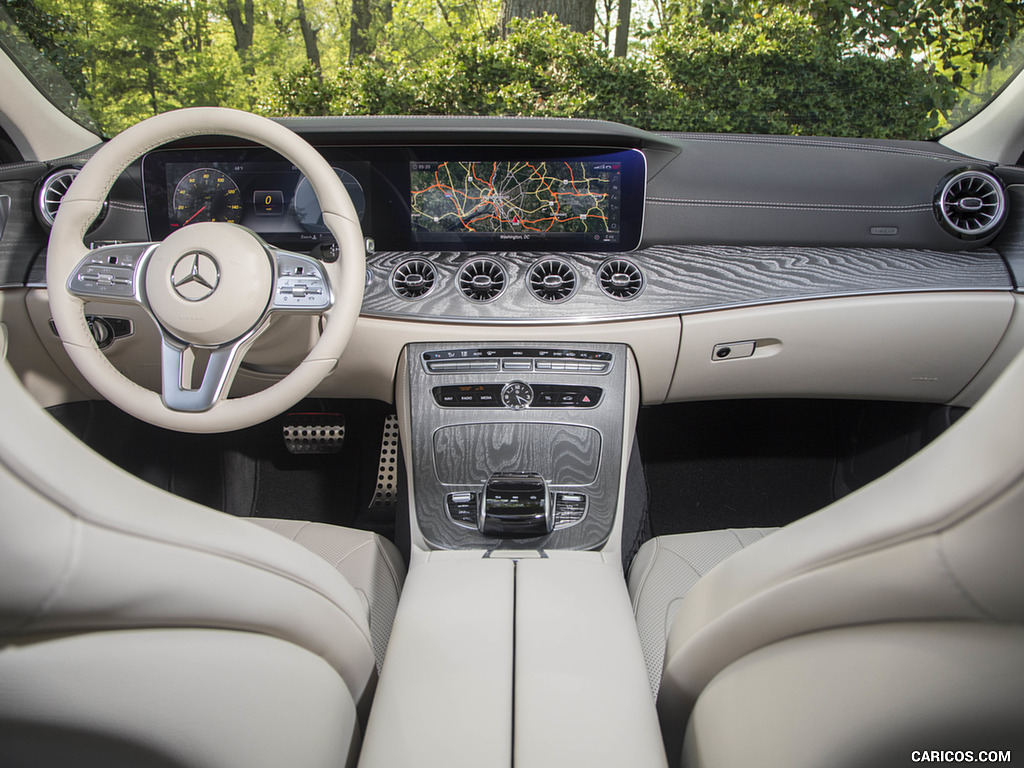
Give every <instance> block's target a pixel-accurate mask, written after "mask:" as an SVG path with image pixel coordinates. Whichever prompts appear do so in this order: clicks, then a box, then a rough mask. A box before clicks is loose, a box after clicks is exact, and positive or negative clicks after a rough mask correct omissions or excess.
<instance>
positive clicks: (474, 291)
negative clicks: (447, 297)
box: [459, 259, 506, 301]
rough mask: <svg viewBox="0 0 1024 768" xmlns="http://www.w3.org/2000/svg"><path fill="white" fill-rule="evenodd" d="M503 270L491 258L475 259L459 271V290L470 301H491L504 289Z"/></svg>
mask: <svg viewBox="0 0 1024 768" xmlns="http://www.w3.org/2000/svg"><path fill="white" fill-rule="evenodd" d="M505 282H506V281H505V270H504V269H502V267H501V265H500V264H499V263H498V262H496V261H492V260H491V259H476V260H475V261H471V262H469V264H467V265H466V266H464V267H463V268H462V269H461V270H460V271H459V290H460V291H462V293H463V295H464V296H465V297H466V298H467V299H469V300H470V301H492V300H493V299H496V298H498V296H500V295H501V292H502V291H504V290H505Z"/></svg>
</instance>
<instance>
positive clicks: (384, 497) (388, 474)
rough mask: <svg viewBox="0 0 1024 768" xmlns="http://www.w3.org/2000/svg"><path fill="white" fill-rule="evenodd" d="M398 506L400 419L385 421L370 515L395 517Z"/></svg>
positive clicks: (393, 416) (391, 418) (391, 417)
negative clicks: (382, 514) (381, 514)
mask: <svg viewBox="0 0 1024 768" xmlns="http://www.w3.org/2000/svg"><path fill="white" fill-rule="evenodd" d="M397 506H398V417H397V416H395V415H394V414H392V415H390V416H388V417H387V418H386V419H385V420H384V433H383V434H382V435H381V438H380V460H379V461H378V464H377V488H376V490H375V491H374V492H373V498H372V499H371V500H370V509H369V511H370V513H371V514H372V513H378V514H380V513H384V514H385V516H392V517H393V516H394V513H395V510H396V508H397Z"/></svg>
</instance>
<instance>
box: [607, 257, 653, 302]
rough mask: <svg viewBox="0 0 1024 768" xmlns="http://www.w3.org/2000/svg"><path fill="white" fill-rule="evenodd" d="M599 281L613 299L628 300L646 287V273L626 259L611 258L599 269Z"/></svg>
mask: <svg viewBox="0 0 1024 768" xmlns="http://www.w3.org/2000/svg"><path fill="white" fill-rule="evenodd" d="M597 283H598V285H600V286H601V290H602V291H604V292H605V293H606V294H608V295H609V296H611V297H612V298H613V299H619V300H620V301H626V300H628V299H634V298H636V297H637V296H639V295H640V292H641V291H642V290H643V289H644V273H643V272H641V271H640V267H638V266H637V265H636V264H634V263H633V262H631V261H627V260H626V259H609V260H608V261H606V262H605V263H604V264H602V265H601V267H600V268H599V269H598V270H597Z"/></svg>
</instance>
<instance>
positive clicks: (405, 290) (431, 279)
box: [388, 259, 437, 300]
mask: <svg viewBox="0 0 1024 768" xmlns="http://www.w3.org/2000/svg"><path fill="white" fill-rule="evenodd" d="M436 282H437V270H435V269H434V265H433V264H431V263H430V262H429V261H426V260H425V259H409V260H408V261H403V262H402V263H401V264H399V265H398V266H396V267H395V268H394V269H393V270H391V277H390V278H389V279H388V283H389V285H390V286H391V290H392V292H393V293H394V294H395V295H396V296H398V297H399V298H402V299H410V300H412V299H422V298H423V297H424V296H426V295H427V294H428V293H430V292H431V291H432V290H433V288H434V285H435V283H436Z"/></svg>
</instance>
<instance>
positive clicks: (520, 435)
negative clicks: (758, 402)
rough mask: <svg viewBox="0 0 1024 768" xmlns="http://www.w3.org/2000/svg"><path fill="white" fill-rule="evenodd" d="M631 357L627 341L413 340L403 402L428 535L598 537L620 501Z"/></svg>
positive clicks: (559, 540) (499, 539)
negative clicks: (550, 342)
mask: <svg viewBox="0 0 1024 768" xmlns="http://www.w3.org/2000/svg"><path fill="white" fill-rule="evenodd" d="M633 365H634V364H633V362H632V358H631V356H630V354H629V351H628V349H627V347H625V346H624V345H621V344H592V343H571V344H566V345H552V346H547V345H540V344H537V343H535V342H508V343H486V344H483V343H481V344H466V343H421V344H411V345H409V346H408V347H407V348H406V351H405V357H404V361H403V372H402V378H403V380H404V382H405V386H406V389H405V395H404V398H400V402H402V403H403V405H404V406H406V407H408V409H409V410H408V419H406V420H405V421H406V423H405V424H403V425H402V427H403V429H408V430H409V439H408V440H407V441H406V442H405V443H404V445H405V447H406V450H409V451H411V457H410V458H411V461H410V462H409V465H410V467H411V478H410V479H411V487H412V494H411V498H413V500H414V509H415V523H416V525H417V526H418V529H419V532H420V534H421V536H422V538H423V540H424V543H425V544H426V545H427V546H428V547H430V548H433V549H598V548H600V547H601V546H602V545H603V544H604V543H605V542H606V541H607V540H608V538H609V536H610V534H611V532H612V530H613V526H614V524H615V515H616V509H617V507H618V504H619V496H620V487H619V486H620V477H621V467H622V464H623V459H624V456H623V451H624V450H625V449H626V448H628V446H624V445H623V435H624V434H626V419H627V412H626V411H627V408H626V403H627V400H630V398H627V389H628V387H630V386H635V384H632V383H631V382H633V381H634V380H635V376H631V375H630V374H631V371H633ZM630 417H631V414H630ZM627 458H628V457H627Z"/></svg>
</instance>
